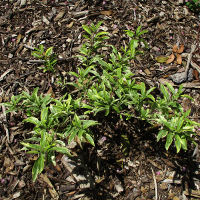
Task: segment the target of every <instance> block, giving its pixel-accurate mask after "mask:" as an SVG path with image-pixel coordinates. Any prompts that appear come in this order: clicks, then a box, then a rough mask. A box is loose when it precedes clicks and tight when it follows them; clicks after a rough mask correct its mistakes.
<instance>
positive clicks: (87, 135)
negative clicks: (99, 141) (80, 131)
mask: <svg viewBox="0 0 200 200" xmlns="http://www.w3.org/2000/svg"><path fill="white" fill-rule="evenodd" d="M85 137H86V139H87V140H88V142H89V143H90V144H91V145H92V146H95V144H94V140H93V138H92V137H91V135H89V134H88V133H86V134H85Z"/></svg>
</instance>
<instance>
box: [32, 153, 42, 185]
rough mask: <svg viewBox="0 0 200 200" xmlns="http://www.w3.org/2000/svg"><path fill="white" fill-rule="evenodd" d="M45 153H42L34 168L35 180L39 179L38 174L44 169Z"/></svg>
mask: <svg viewBox="0 0 200 200" xmlns="http://www.w3.org/2000/svg"><path fill="white" fill-rule="evenodd" d="M44 162H45V154H40V156H39V158H38V159H37V160H36V161H35V163H34V165H33V168H32V175H33V182H35V180H36V179H37V176H38V174H40V173H41V172H42V171H43V169H44Z"/></svg>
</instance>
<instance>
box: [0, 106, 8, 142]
mask: <svg viewBox="0 0 200 200" xmlns="http://www.w3.org/2000/svg"><path fill="white" fill-rule="evenodd" d="M1 108H2V112H3V118H4V120H3V128H4V129H5V131H6V137H7V141H8V143H10V137H9V131H8V128H7V126H6V124H5V123H6V122H7V120H6V108H5V106H4V105H1Z"/></svg>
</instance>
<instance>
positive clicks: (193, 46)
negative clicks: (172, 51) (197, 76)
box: [185, 44, 196, 79]
mask: <svg viewBox="0 0 200 200" xmlns="http://www.w3.org/2000/svg"><path fill="white" fill-rule="evenodd" d="M195 49H196V44H193V45H192V46H191V52H190V54H189V55H188V60H187V65H186V68H185V78H186V79H187V75H188V70H189V66H190V62H191V59H192V54H193V52H194V51H195Z"/></svg>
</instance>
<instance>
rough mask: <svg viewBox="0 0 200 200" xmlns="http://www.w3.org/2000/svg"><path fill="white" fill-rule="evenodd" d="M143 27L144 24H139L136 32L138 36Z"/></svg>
mask: <svg viewBox="0 0 200 200" xmlns="http://www.w3.org/2000/svg"><path fill="white" fill-rule="evenodd" d="M141 28H142V26H138V27H137V29H136V32H135V33H136V35H137V36H138V34H139V33H140V30H141Z"/></svg>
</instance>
